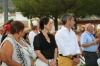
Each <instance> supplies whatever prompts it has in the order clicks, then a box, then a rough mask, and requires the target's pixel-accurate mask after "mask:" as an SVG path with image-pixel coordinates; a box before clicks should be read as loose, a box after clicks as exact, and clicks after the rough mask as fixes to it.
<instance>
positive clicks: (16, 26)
mask: <svg viewBox="0 0 100 66" xmlns="http://www.w3.org/2000/svg"><path fill="white" fill-rule="evenodd" d="M21 30H24V24H23V23H22V22H20V21H13V22H12V23H11V24H10V33H11V34H16V33H19V32H20V31H21Z"/></svg>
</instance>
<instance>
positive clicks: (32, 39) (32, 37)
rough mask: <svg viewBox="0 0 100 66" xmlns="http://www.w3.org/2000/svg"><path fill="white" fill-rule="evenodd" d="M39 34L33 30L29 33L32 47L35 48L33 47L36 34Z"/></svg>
mask: <svg viewBox="0 0 100 66" xmlns="http://www.w3.org/2000/svg"><path fill="white" fill-rule="evenodd" d="M36 35H37V34H36V33H34V32H33V31H31V32H30V33H29V36H28V38H29V41H30V45H31V47H32V48H33V49H34V47H33V41H34V37H35V36H36Z"/></svg>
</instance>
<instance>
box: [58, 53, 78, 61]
mask: <svg viewBox="0 0 100 66" xmlns="http://www.w3.org/2000/svg"><path fill="white" fill-rule="evenodd" d="M59 56H62V57H67V56H63V55H62V54H59ZM74 58H77V55H73V56H72V58H70V59H72V60H73V59H74Z"/></svg>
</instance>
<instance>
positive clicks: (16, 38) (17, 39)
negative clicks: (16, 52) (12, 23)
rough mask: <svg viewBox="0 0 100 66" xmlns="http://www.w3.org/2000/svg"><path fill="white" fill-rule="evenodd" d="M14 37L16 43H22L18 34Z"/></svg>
mask: <svg viewBox="0 0 100 66" xmlns="http://www.w3.org/2000/svg"><path fill="white" fill-rule="evenodd" d="M12 36H13V37H14V38H15V40H16V41H20V38H21V37H19V35H18V34H13V35H12Z"/></svg>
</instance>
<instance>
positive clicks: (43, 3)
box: [13, 0, 100, 30]
mask: <svg viewBox="0 0 100 66" xmlns="http://www.w3.org/2000/svg"><path fill="white" fill-rule="evenodd" d="M13 3H14V5H15V6H16V8H17V10H18V11H20V12H22V14H23V15H24V16H27V17H28V18H32V17H36V16H37V17H40V18H41V17H50V18H52V19H54V25H55V30H57V29H58V27H57V26H58V21H57V18H59V17H61V15H62V14H64V13H73V14H75V15H76V17H85V16H86V15H98V16H99V15H100V13H99V12H100V8H99V6H100V4H99V3H100V0H96V1H95V0H13Z"/></svg>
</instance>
